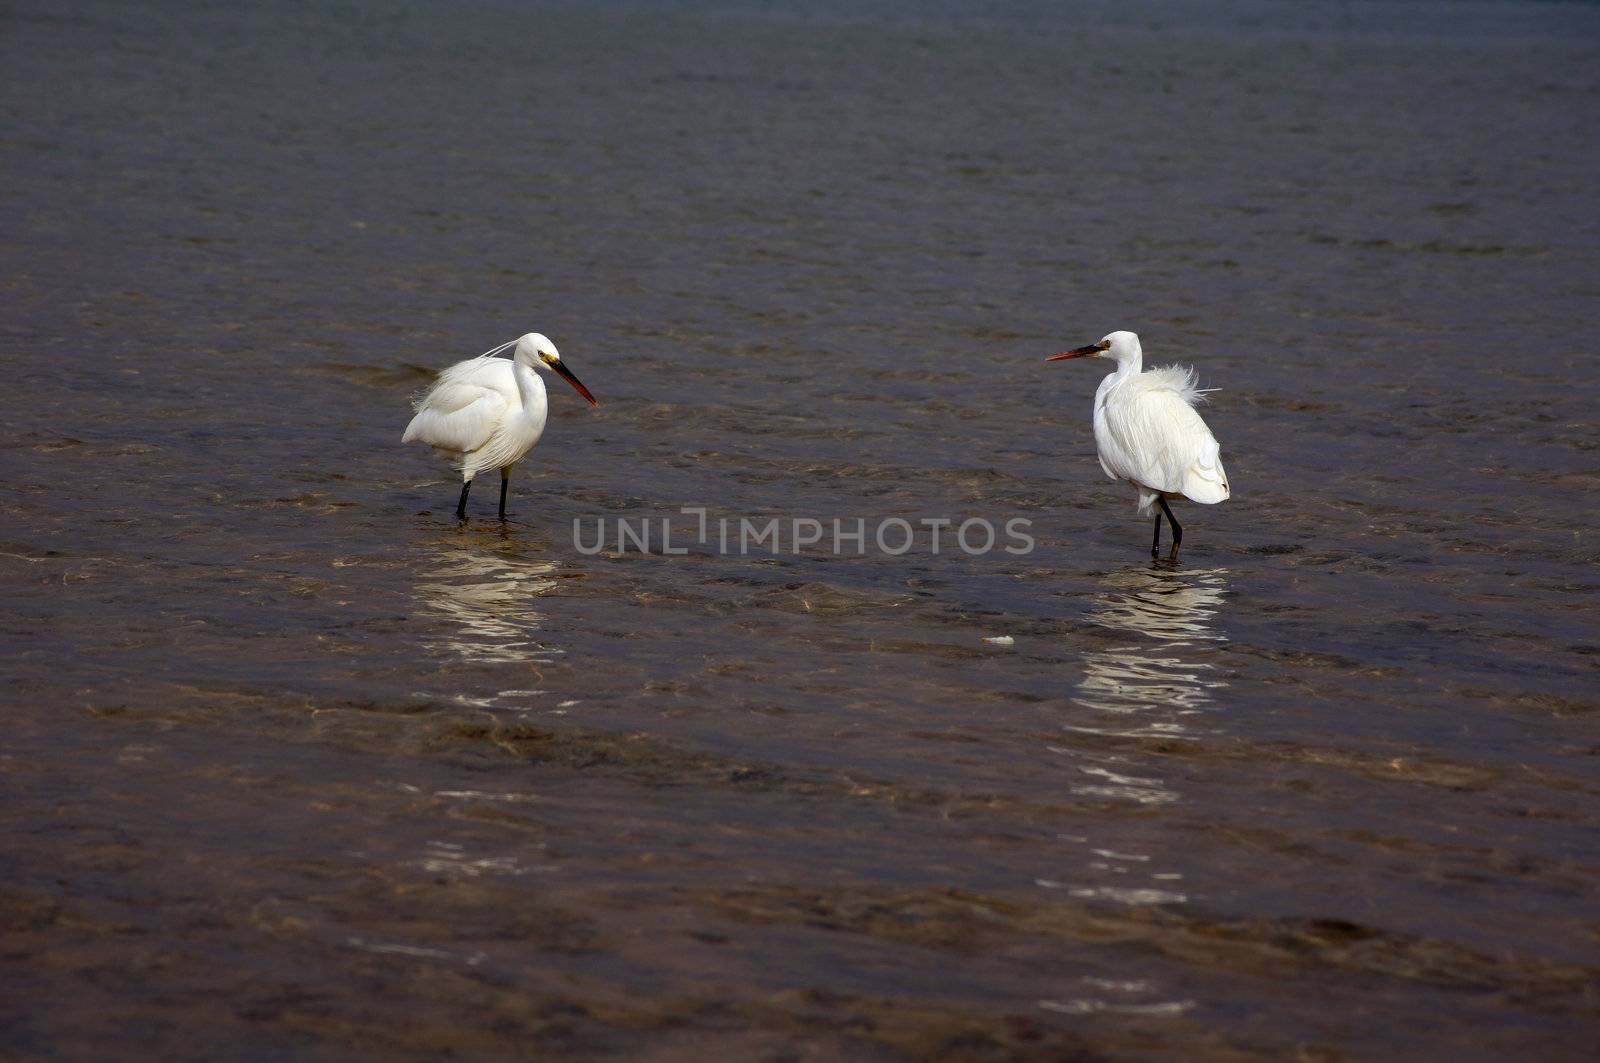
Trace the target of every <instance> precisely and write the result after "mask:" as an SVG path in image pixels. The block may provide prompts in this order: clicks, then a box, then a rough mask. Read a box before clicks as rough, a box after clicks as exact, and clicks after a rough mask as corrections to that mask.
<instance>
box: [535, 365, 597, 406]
mask: <svg viewBox="0 0 1600 1063" xmlns="http://www.w3.org/2000/svg"><path fill="white" fill-rule="evenodd" d="M545 364H546V365H548V366H549V367H550V368H551V369H554V370H555V371H556V374H557V375H558V376H560V377H561V378H562V379H563V380H565V381H566V382H567V383H569V384H571V385H572V386H573V387H575V388H577V389H578V394H579V395H582V396H583V397H584V398H586V399H588V400H589V405H590V406H598V405H600V400H598V399H596V398H595V397H594V396H593V395H591V394H589V389H588V388H586V387H584V386H583V382H582V381H581V380H579V379H578V378H577V377H575V376H573V375H572V370H570V369H568V368H567V367H566V366H564V365H562V364H561V362H560V361H559V360H558V361H553V362H546V363H545Z"/></svg>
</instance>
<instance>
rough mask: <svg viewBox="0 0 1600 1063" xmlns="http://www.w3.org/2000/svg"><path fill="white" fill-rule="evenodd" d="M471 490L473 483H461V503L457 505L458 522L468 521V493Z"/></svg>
mask: <svg viewBox="0 0 1600 1063" xmlns="http://www.w3.org/2000/svg"><path fill="white" fill-rule="evenodd" d="M470 490H472V481H471V480H463V481H462V482H461V501H460V502H457V503H456V520H459V521H465V520H466V519H467V492H468V491H470Z"/></svg>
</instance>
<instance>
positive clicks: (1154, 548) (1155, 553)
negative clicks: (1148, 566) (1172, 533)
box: [1150, 513, 1161, 557]
mask: <svg viewBox="0 0 1600 1063" xmlns="http://www.w3.org/2000/svg"><path fill="white" fill-rule="evenodd" d="M1150 556H1151V557H1160V556H1161V514H1160V513H1157V514H1156V537H1155V538H1154V539H1152V540H1150Z"/></svg>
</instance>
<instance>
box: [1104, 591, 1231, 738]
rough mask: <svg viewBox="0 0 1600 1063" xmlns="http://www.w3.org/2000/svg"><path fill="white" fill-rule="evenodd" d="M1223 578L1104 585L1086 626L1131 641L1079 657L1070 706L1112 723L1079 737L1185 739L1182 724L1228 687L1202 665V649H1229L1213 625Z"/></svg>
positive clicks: (1210, 668) (1206, 664)
mask: <svg viewBox="0 0 1600 1063" xmlns="http://www.w3.org/2000/svg"><path fill="white" fill-rule="evenodd" d="M1227 573H1228V570H1227V569H1223V568H1213V569H1198V570H1187V571H1183V572H1174V571H1171V570H1169V569H1155V568H1136V569H1127V570H1124V571H1121V572H1115V573H1112V574H1111V575H1110V576H1108V577H1107V578H1106V581H1105V582H1106V588H1107V589H1106V590H1104V591H1102V592H1101V593H1100V594H1099V595H1098V596H1097V597H1096V599H1095V608H1094V610H1093V611H1092V612H1091V613H1090V614H1089V616H1088V620H1089V622H1090V623H1093V624H1097V625H1099V626H1100V627H1104V628H1109V629H1111V630H1113V631H1116V632H1119V633H1125V634H1128V635H1131V636H1134V638H1133V640H1132V641H1130V642H1127V643H1125V644H1122V645H1118V646H1113V647H1111V648H1109V649H1105V650H1097V651H1095V652H1092V653H1088V654H1085V655H1084V658H1083V663H1084V676H1083V681H1082V682H1081V683H1080V684H1079V685H1078V690H1077V693H1076V695H1075V696H1074V697H1073V701H1074V702H1076V703H1077V704H1079V705H1082V706H1084V707H1085V708H1089V709H1094V710H1096V711H1098V712H1102V713H1107V714H1110V715H1111V716H1113V717H1116V718H1117V719H1116V720H1114V721H1108V723H1110V724H1111V726H1104V727H1101V726H1087V727H1085V728H1084V729H1085V730H1092V731H1100V732H1104V733H1114V734H1130V735H1151V736H1162V737H1182V736H1184V735H1186V734H1187V733H1188V732H1189V725H1188V722H1187V721H1186V720H1185V719H1184V718H1185V717H1188V716H1192V715H1194V714H1196V713H1199V712H1201V711H1203V710H1204V709H1205V708H1206V707H1207V706H1209V705H1210V704H1211V702H1212V700H1213V699H1212V692H1213V691H1215V690H1218V689H1220V688H1222V687H1225V686H1227V685H1228V684H1227V682H1226V681H1225V680H1223V679H1221V678H1219V677H1218V676H1217V675H1216V674H1215V672H1216V666H1215V665H1214V664H1212V663H1211V662H1210V661H1208V660H1205V659H1204V658H1205V657H1207V656H1209V654H1208V653H1207V652H1206V649H1207V647H1208V646H1212V645H1215V644H1216V643H1219V642H1226V641H1227V636H1226V635H1224V634H1222V632H1220V631H1219V630H1217V628H1216V627H1215V626H1214V624H1213V621H1214V620H1215V618H1216V615H1217V610H1218V609H1219V608H1220V607H1221V605H1222V600H1223V596H1224V595H1225V594H1226V593H1227V589H1228V584H1227V579H1226V577H1227Z"/></svg>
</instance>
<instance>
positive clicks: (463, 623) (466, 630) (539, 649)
mask: <svg viewBox="0 0 1600 1063" xmlns="http://www.w3.org/2000/svg"><path fill="white" fill-rule="evenodd" d="M556 568H557V566H556V563H555V562H554V561H546V560H524V559H521V558H515V557H507V556H505V555H503V554H495V553H490V552H488V551H485V550H481V549H475V548H473V547H467V546H462V547H450V548H446V549H442V550H438V551H436V552H435V553H434V555H433V564H432V565H431V566H430V568H429V571H428V578H427V580H426V581H425V582H422V583H418V584H417V588H416V592H417V597H418V598H419V599H421V601H422V605H423V608H424V609H425V610H426V611H427V612H428V613H430V614H432V615H433V616H435V617H437V618H439V619H442V620H444V621H446V622H447V626H448V627H449V633H448V634H446V635H445V636H444V637H443V638H442V639H440V640H438V641H437V643H436V644H437V645H441V646H442V647H443V648H445V649H447V650H449V651H450V652H451V653H453V654H455V655H456V656H459V657H460V658H461V659H463V660H466V661H471V662H473V663H516V662H532V663H537V664H549V663H551V662H552V661H554V660H555V658H556V657H557V656H559V655H560V653H561V651H560V650H559V649H555V648H553V647H550V646H547V645H545V644H544V643H542V642H540V641H539V640H538V639H536V638H535V637H534V635H535V633H536V632H538V630H539V628H540V627H541V626H542V624H543V622H544V619H545V618H544V616H543V614H541V613H540V612H538V611H537V610H536V609H534V607H533V606H534V603H535V602H536V601H537V600H538V598H539V596H540V595H543V594H546V593H548V592H549V591H550V590H551V589H552V588H554V587H555V585H556V580H555V572H556ZM502 693H518V694H521V693H542V691H505V692H502Z"/></svg>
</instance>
